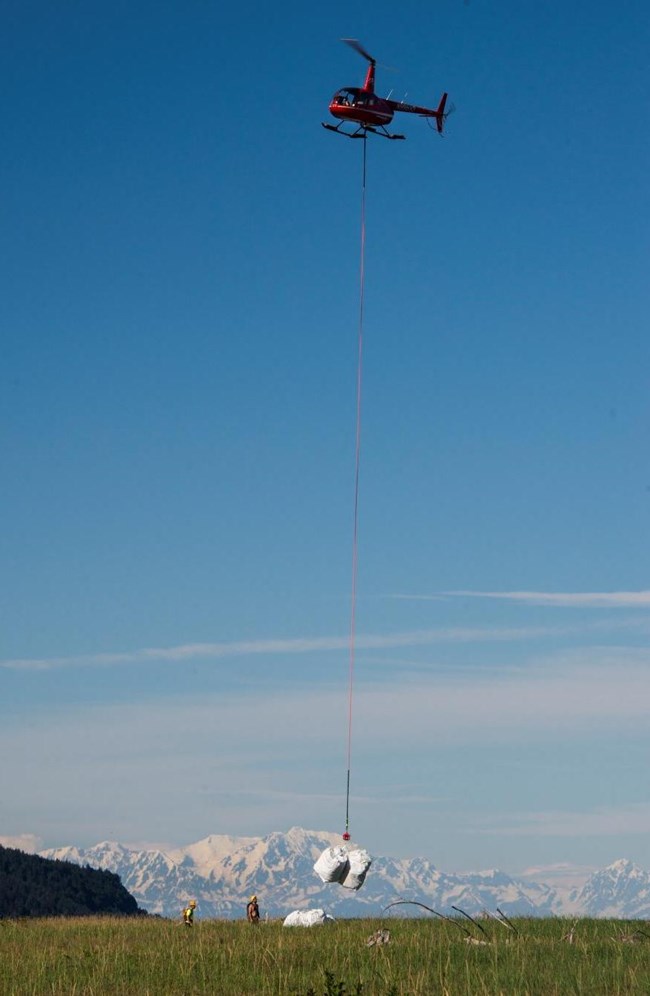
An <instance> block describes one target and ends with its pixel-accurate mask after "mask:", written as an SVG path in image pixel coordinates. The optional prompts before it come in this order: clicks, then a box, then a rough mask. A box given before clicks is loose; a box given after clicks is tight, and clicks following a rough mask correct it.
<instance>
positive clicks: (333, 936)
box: [0, 917, 650, 996]
mask: <svg viewBox="0 0 650 996" xmlns="http://www.w3.org/2000/svg"><path fill="white" fill-rule="evenodd" d="M514 923H515V924H516V926H517V928H518V930H519V936H518V937H517V936H515V935H514V934H512V933H511V932H509V931H507V930H506V929H505V928H503V927H501V926H500V925H499V924H496V923H493V922H491V921H487V922H486V921H483V926H484V927H485V929H486V931H487V932H488V935H489V943H488V944H485V945H469V944H467V943H466V942H465V940H464V938H465V935H464V934H463V933H462V931H461V930H460V929H459V928H458V927H457V926H455V925H454V924H451V923H446V922H443V921H434V920H432V919H430V920H425V919H413V920H398V919H391V918H390V917H386V918H385V919H384V920H382V921H379V920H342V921H339V922H337V923H335V924H330V925H327V926H325V927H312V928H300V927H294V928H283V927H282V925H281V924H280V923H261V924H260V925H259V926H257V927H253V926H250V925H249V924H247V923H245V922H239V923H233V922H228V921H217V920H215V921H201V920H198V921H197V922H196V923H195V925H194V927H192V928H191V929H189V928H187V927H184V926H183V925H182V924H176V923H173V922H171V921H169V920H159V919H154V918H143V919H113V918H110V919H101V918H83V919H51V920H39V919H33V920H32V919H24V920H3V921H0V993H1V994H2V996H27V994H29V996H110V994H120V996H135V994H137V996H171V994H174V996H199V994H207V993H211V994H219V996H222V994H223V996H231V994H232V996H359V994H361V996H434V994H436V996H438V994H439V996H482V994H485V996H487V994H489V996H497V994H503V996H524V994H526V996H554V994H565V993H575V994H576V996H585V994H598V996H619V994H631V993H639V994H640V993H644V994H648V993H650V936H647V937H646V936H645V935H643V934H638V935H637V937H638V938H639V940H638V942H637V943H628V942H626V941H624V940H623V937H631V936H632V935H634V932H635V931H639V930H641V931H645V930H647V928H646V925H645V924H643V923H638V922H634V923H623V922H621V921H611V920H610V921H608V920H580V921H578V922H577V924H576V927H575V932H574V942H573V943H572V944H570V943H568V942H567V941H566V940H563V936H564V935H566V934H567V932H568V930H569V927H570V926H571V924H570V923H569V922H568V921H566V920H516V921H514ZM380 926H384V927H388V928H389V929H390V934H391V940H390V943H389V944H387V945H385V946H383V947H370V948H369V947H367V946H366V940H367V938H368V937H369V936H370V935H371V934H372V933H373V932H374V931H375V930H377V928H378V927H380ZM468 926H470V928H471V925H468ZM471 929H472V933H473V934H474V936H476V937H481V936H482V935H480V933H479V932H478V931H476V930H474V929H473V928H471ZM648 934H650V931H648Z"/></svg>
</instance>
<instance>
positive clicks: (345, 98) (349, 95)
mask: <svg viewBox="0 0 650 996" xmlns="http://www.w3.org/2000/svg"><path fill="white" fill-rule="evenodd" d="M358 96H359V91H358V90H352V89H351V88H349V87H343V89H342V90H337V91H336V93H335V94H334V96H333V97H332V103H333V104H336V105H337V106H338V107H354V106H355V105H356V104H358V102H359V101H358Z"/></svg>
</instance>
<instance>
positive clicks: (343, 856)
mask: <svg viewBox="0 0 650 996" xmlns="http://www.w3.org/2000/svg"><path fill="white" fill-rule="evenodd" d="M349 869H350V862H349V859H348V852H347V851H346V850H345V848H343V847H327V848H326V849H325V850H324V851H323V853H322V854H321V856H320V858H319V859H318V861H317V862H316V864H315V865H314V871H315V872H316V874H317V875H318V877H319V878H320V879H321V881H322V882H342V881H343V879H344V878H345V876H346V875H347V874H348V871H349ZM362 881H363V880H362ZM354 888H358V886H355V887H354Z"/></svg>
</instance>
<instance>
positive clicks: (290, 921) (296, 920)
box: [282, 910, 334, 927]
mask: <svg viewBox="0 0 650 996" xmlns="http://www.w3.org/2000/svg"><path fill="white" fill-rule="evenodd" d="M325 923H334V917H333V916H329V914H328V913H326V912H325V910H294V912H293V913H289V916H287V917H285V919H284V923H283V924H282V926H283V927H320V926H322V925H323V924H325Z"/></svg>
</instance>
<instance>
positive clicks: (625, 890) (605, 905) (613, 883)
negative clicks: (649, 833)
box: [572, 858, 650, 917]
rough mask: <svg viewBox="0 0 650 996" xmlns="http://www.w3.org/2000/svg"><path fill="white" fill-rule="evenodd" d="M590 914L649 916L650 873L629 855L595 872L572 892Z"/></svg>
mask: <svg viewBox="0 0 650 996" xmlns="http://www.w3.org/2000/svg"><path fill="white" fill-rule="evenodd" d="M572 899H573V900H574V902H575V903H576V904H577V906H578V908H579V909H580V910H581V911H584V913H585V914H587V915H589V916H626V917H647V916H650V874H649V873H648V872H646V871H644V870H643V869H642V868H639V866H638V865H635V864H634V862H632V861H629V860H627V859H626V858H619V859H618V860H617V861H614V862H613V863H612V864H611V865H608V866H607V868H603V869H602V870H601V871H597V872H594V874H593V875H591V876H590V877H589V878H588V879H587V881H586V882H585V884H584V886H583V887H582V889H580V890H578V891H577V892H575V893H574V894H573V895H572Z"/></svg>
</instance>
